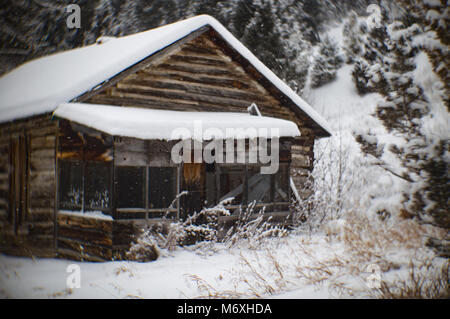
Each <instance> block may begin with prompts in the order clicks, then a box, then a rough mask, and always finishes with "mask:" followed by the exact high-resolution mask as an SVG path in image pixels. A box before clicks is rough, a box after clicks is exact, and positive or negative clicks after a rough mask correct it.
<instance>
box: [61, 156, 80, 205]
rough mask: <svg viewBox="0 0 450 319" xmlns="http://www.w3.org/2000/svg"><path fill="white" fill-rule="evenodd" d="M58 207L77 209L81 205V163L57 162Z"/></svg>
mask: <svg viewBox="0 0 450 319" xmlns="http://www.w3.org/2000/svg"><path fill="white" fill-rule="evenodd" d="M58 164H59V170H60V174H59V206H60V207H61V208H66V209H70V208H79V209H81V207H82V204H83V169H82V164H81V162H76V161H64V160H61V161H59V163H58Z"/></svg>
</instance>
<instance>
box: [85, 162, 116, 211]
mask: <svg viewBox="0 0 450 319" xmlns="http://www.w3.org/2000/svg"><path fill="white" fill-rule="evenodd" d="M84 175H85V197H86V198H85V209H87V208H89V209H90V210H104V209H107V208H109V207H110V202H111V199H110V187H109V186H110V183H111V167H110V165H105V164H104V163H102V162H89V163H87V165H86V168H85V174H84Z"/></svg>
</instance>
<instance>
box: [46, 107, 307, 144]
mask: <svg viewBox="0 0 450 319" xmlns="http://www.w3.org/2000/svg"><path fill="white" fill-rule="evenodd" d="M53 116H56V117H58V118H62V119H66V120H70V121H73V122H75V123H78V124H81V125H84V126H87V127H90V128H93V129H96V130H98V131H101V132H104V133H107V134H109V135H112V136H125V137H134V138H138V139H155V140H177V139H180V138H181V139H186V138H188V139H190V138H194V139H200V140H201V139H203V138H205V139H207V138H206V137H205V136H209V134H210V133H211V134H213V135H214V134H215V133H214V132H216V133H217V132H218V131H219V132H218V133H217V134H219V135H218V136H222V137H223V138H234V139H242V138H253V137H264V136H268V137H297V136H301V133H300V130H299V129H298V127H297V124H295V123H294V122H292V121H288V120H284V119H279V118H274V117H268V116H254V115H250V114H249V113H244V112H243V113H236V112H197V111H192V112H188V111H173V110H159V109H147V108H142V107H128V106H127V107H121V106H114V105H103V104H88V103H62V104H60V105H59V106H58V107H57V108H56V110H55V111H54V112H53ZM208 132H209V133H208ZM197 133H198V134H202V135H197ZM199 136H201V137H199Z"/></svg>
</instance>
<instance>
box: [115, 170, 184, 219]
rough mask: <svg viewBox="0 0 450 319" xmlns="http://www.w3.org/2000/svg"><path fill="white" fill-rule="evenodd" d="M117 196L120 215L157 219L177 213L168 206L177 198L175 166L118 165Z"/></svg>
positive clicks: (120, 216) (123, 216)
mask: <svg viewBox="0 0 450 319" xmlns="http://www.w3.org/2000/svg"><path fill="white" fill-rule="evenodd" d="M115 178H116V181H115V184H116V194H117V195H116V196H117V210H118V211H119V213H120V214H119V218H133V219H141V218H156V217H162V216H163V215H164V216H169V215H171V216H172V215H173V214H174V213H175V212H176V209H175V208H171V209H170V214H168V212H167V208H168V207H169V206H170V205H171V204H172V202H173V200H174V199H175V197H176V182H177V169H176V168H175V167H149V166H117V167H116V176H115Z"/></svg>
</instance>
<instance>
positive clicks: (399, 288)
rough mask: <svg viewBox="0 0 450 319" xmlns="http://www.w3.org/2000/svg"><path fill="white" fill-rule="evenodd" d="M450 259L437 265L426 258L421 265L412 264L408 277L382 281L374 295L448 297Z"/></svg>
mask: <svg viewBox="0 0 450 319" xmlns="http://www.w3.org/2000/svg"><path fill="white" fill-rule="evenodd" d="M449 265H450V263H449V261H448V260H447V261H446V262H444V263H443V264H441V265H437V264H436V263H434V262H432V260H424V261H423V262H422V263H421V264H420V265H414V264H412V263H411V264H410V266H409V272H408V276H407V278H404V279H396V280H394V281H393V282H390V283H386V282H381V287H380V288H379V289H377V290H375V291H374V292H373V296H374V297H376V298H383V299H448V298H450V290H449V282H450V281H449V280H450V278H449V271H450V270H449Z"/></svg>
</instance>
